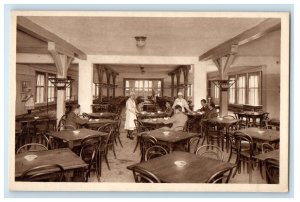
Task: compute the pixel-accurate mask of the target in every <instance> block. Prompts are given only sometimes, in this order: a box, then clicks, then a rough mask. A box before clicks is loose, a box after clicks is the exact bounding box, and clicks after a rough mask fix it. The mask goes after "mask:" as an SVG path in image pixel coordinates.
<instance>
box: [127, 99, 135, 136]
mask: <svg viewBox="0 0 300 202" xmlns="http://www.w3.org/2000/svg"><path fill="white" fill-rule="evenodd" d="M125 113H126V120H125V130H134V129H135V124H134V120H135V119H137V118H136V104H135V101H134V100H132V99H131V98H129V99H128V100H127V102H126V112H125Z"/></svg>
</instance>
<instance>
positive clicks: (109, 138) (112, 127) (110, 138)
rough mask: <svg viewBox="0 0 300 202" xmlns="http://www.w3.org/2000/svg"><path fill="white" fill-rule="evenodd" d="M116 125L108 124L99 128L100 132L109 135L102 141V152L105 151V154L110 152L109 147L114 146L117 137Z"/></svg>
mask: <svg viewBox="0 0 300 202" xmlns="http://www.w3.org/2000/svg"><path fill="white" fill-rule="evenodd" d="M115 125H116V122H115V123H108V124H105V125H104V126H101V127H99V128H98V131H101V132H105V133H108V134H107V136H105V137H103V139H102V140H103V141H101V146H100V147H101V151H104V152H105V153H106V152H107V151H108V146H110V145H112V144H114V140H115V136H114V130H115Z"/></svg>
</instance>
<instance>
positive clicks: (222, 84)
mask: <svg viewBox="0 0 300 202" xmlns="http://www.w3.org/2000/svg"><path fill="white" fill-rule="evenodd" d="M212 82H213V83H214V84H215V85H216V86H217V87H218V88H219V89H220V90H221V91H227V90H228V89H229V88H230V87H231V86H232V85H233V84H234V83H235V80H213V81H212Z"/></svg>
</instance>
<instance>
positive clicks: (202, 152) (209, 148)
mask: <svg viewBox="0 0 300 202" xmlns="http://www.w3.org/2000/svg"><path fill="white" fill-rule="evenodd" d="M196 155H198V156H204V157H208V158H213V159H217V160H220V161H223V152H222V150H221V148H220V147H218V146H216V145H202V146H200V147H198V149H197V151H196Z"/></svg>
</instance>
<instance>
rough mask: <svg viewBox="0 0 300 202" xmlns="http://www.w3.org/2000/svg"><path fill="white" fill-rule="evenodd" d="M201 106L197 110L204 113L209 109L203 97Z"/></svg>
mask: <svg viewBox="0 0 300 202" xmlns="http://www.w3.org/2000/svg"><path fill="white" fill-rule="evenodd" d="M201 106H202V107H201V109H198V110H197V112H204V113H206V112H207V111H209V109H208V104H207V102H206V100H205V99H202V100H201Z"/></svg>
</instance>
